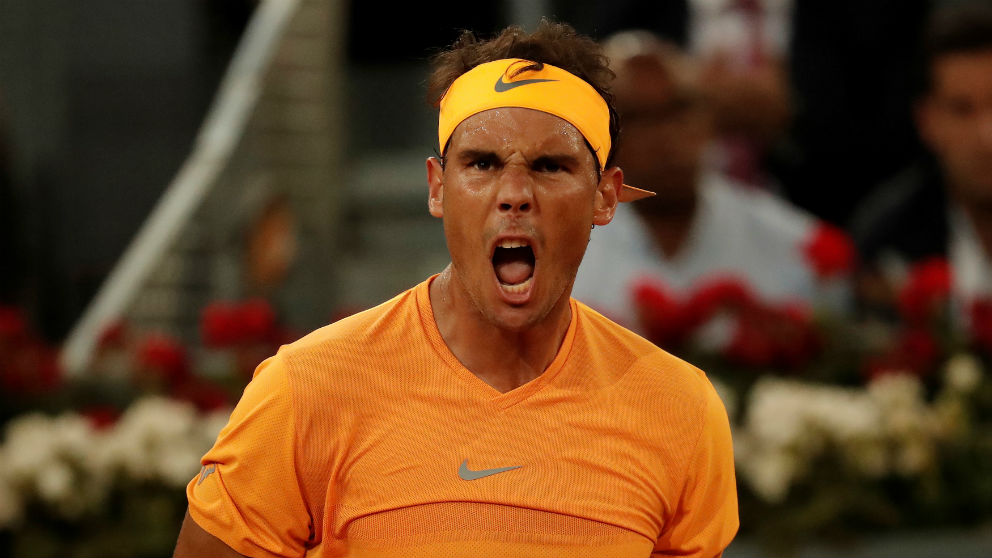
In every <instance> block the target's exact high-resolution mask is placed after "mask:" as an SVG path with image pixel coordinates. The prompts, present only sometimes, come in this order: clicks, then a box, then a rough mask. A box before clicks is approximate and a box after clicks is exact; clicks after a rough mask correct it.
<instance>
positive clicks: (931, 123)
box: [917, 49, 992, 204]
mask: <svg viewBox="0 0 992 558" xmlns="http://www.w3.org/2000/svg"><path fill="white" fill-rule="evenodd" d="M933 64H934V65H933V89H932V91H931V93H930V95H929V96H928V97H927V98H926V99H925V100H924V101H923V103H921V105H920V107H919V111H918V114H917V118H918V122H919V124H920V131H921V135H922V136H923V139H924V141H925V142H926V143H927V145H929V147H930V148H931V149H932V150H933V152H934V153H935V154H936V155H937V157H938V159H940V163H941V165H942V167H943V169H944V172H945V173H946V174H947V178H948V179H949V182H950V186H951V188H952V189H953V190H954V192H955V193H956V194H957V195H959V196H960V197H961V198H962V200H963V201H965V202H978V203H983V204H992V49H988V50H984V51H978V52H967V53H960V54H950V55H946V56H943V57H940V58H938V59H936V60H935V61H934V63H933Z"/></svg>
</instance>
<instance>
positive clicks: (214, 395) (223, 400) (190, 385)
mask: <svg viewBox="0 0 992 558" xmlns="http://www.w3.org/2000/svg"><path fill="white" fill-rule="evenodd" d="M172 397H174V398H176V399H179V400H181V401H188V402H190V403H192V404H193V405H194V406H195V407H196V408H197V409H199V410H200V411H202V412H209V411H216V410H218V409H224V408H227V407H230V406H231V397H230V395H229V394H228V393H227V392H226V391H224V389H222V388H221V387H220V386H217V385H215V384H212V383H210V382H206V381H204V380H199V379H196V378H190V379H189V380H187V381H185V382H183V383H181V384H179V385H177V386H175V387H174V388H173V390H172Z"/></svg>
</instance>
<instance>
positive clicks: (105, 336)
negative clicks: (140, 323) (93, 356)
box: [96, 320, 127, 350]
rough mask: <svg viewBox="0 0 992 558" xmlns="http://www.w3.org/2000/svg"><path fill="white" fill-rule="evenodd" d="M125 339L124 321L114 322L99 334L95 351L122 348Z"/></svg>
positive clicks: (125, 328) (125, 327)
mask: <svg viewBox="0 0 992 558" xmlns="http://www.w3.org/2000/svg"><path fill="white" fill-rule="evenodd" d="M126 338H127V326H126V325H125V323H124V320H115V321H113V322H111V323H110V324H108V325H107V326H106V327H105V328H103V331H102V332H100V338H99V339H98V340H97V343H96V346H97V349H98V350H99V349H110V348H123V347H124V342H125V340H126Z"/></svg>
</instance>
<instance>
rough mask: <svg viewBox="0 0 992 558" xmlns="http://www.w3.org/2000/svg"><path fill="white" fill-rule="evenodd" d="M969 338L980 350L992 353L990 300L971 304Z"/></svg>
mask: <svg viewBox="0 0 992 558" xmlns="http://www.w3.org/2000/svg"><path fill="white" fill-rule="evenodd" d="M970 311H971V337H972V339H973V340H974V342H975V343H976V344H977V345H978V346H979V347H981V348H984V349H985V350H986V351H989V352H990V353H992V299H978V300H975V301H974V302H972V303H971V308H970Z"/></svg>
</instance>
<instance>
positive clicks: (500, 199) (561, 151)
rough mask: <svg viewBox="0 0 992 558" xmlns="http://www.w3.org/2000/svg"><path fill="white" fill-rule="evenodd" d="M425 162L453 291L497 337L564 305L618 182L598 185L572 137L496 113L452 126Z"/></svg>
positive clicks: (515, 114)
mask: <svg viewBox="0 0 992 558" xmlns="http://www.w3.org/2000/svg"><path fill="white" fill-rule="evenodd" d="M446 156H447V159H446V163H445V165H444V168H443V169H442V167H441V163H440V161H438V160H437V159H433V158H432V159H429V160H428V163H427V172H428V180H429V182H430V199H429V204H430V211H431V214H432V215H433V216H435V217H443V218H444V233H445V237H446V239H447V243H448V251H449V252H450V253H451V263H452V276H453V279H454V280H453V286H454V287H455V288H457V289H460V290H461V291H462V292H464V293H465V294H466V295H467V298H468V299H469V300H471V302H472V304H473V305H474V307H475V310H476V311H477V312H478V313H479V314H481V315H482V317H483V318H484V319H486V320H487V321H488V322H490V323H492V324H493V325H496V326H497V327H500V328H501V329H506V330H514V331H519V330H522V329H526V328H528V327H530V326H533V325H536V324H538V323H539V322H541V320H543V319H544V318H546V317H547V316H548V315H549V314H550V313H551V311H552V310H554V309H555V308H559V309H561V308H563V307H565V306H564V305H567V304H568V297H569V294H570V293H571V287H572V283H573V282H574V280H575V273H576V271H577V270H578V267H579V263H580V262H581V260H582V256H583V254H584V253H585V249H586V244H587V243H588V241H589V231H590V229H591V225H593V224H598V225H605V224H607V223H609V222H610V220H611V219H612V218H613V212H614V209H615V208H616V203H617V190H618V187H619V185H620V184H621V181H622V180H623V175H622V173H621V172H620V171H619V169H616V168H613V169H608V170H606V171H604V172H603V176H602V179H597V172H596V166H597V164H596V162H595V160H594V158H593V155H592V152H591V151H590V150H589V149H588V148H587V146H586V143H585V141H584V139H583V137H582V135H581V134H580V133H579V131H578V130H577V129H576V128H575V127H574V126H572V125H571V124H569V123H568V122H566V121H564V120H562V119H560V118H558V117H556V116H552V115H550V114H547V113H544V112H540V111H535V110H529V109H523V108H500V109H492V110H487V111H484V112H481V113H479V114H476V115H474V116H471V117H469V118H467V119H466V120H465V121H464V122H462V123H461V124H459V125H458V127H457V128H456V129H455V132H454V133H453V134H452V136H451V140H450V143H449V145H448V150H447V155H446Z"/></svg>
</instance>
